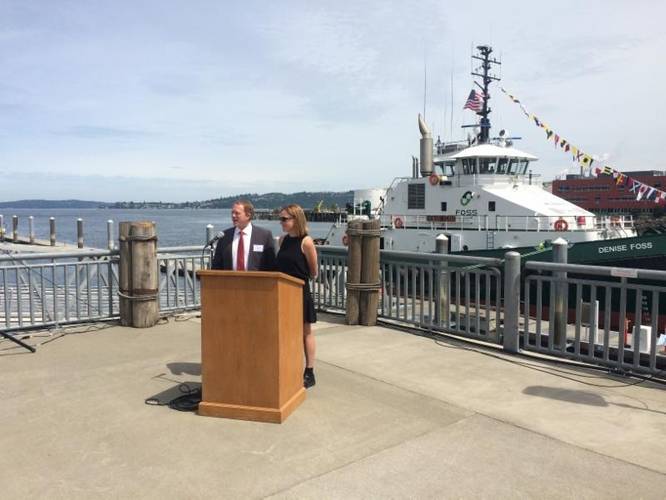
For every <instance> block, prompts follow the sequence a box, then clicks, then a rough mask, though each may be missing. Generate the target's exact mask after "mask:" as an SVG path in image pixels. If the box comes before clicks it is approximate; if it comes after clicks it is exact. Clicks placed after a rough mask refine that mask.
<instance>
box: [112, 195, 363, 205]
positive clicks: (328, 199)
mask: <svg viewBox="0 0 666 500" xmlns="http://www.w3.org/2000/svg"><path fill="white" fill-rule="evenodd" d="M238 199H246V200H250V201H251V202H252V204H253V205H254V206H255V207H256V208H259V209H268V210H273V209H276V208H280V207H283V206H285V205H288V204H290V203H296V204H298V205H300V206H302V207H303V208H305V209H312V208H314V207H315V206H317V205H319V208H320V209H321V210H327V209H329V210H330V209H332V210H335V209H337V208H339V209H342V210H344V208H345V206H346V204H347V203H352V202H353V201H354V193H353V191H342V192H333V191H318V192H308V191H301V192H299V193H290V194H285V193H265V194H258V193H243V194H238V195H234V196H226V197H224V198H215V199H212V200H204V201H187V202H184V203H172V202H134V201H129V202H128V201H123V202H117V203H112V204H110V205H109V208H230V207H231V204H232V203H233V202H234V201H236V200H238Z"/></svg>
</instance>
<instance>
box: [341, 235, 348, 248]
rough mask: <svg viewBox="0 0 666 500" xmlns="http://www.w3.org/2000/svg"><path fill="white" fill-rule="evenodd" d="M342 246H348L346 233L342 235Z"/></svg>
mask: <svg viewBox="0 0 666 500" xmlns="http://www.w3.org/2000/svg"><path fill="white" fill-rule="evenodd" d="M342 244H343V245H344V246H349V236H347V233H345V234H343V235H342Z"/></svg>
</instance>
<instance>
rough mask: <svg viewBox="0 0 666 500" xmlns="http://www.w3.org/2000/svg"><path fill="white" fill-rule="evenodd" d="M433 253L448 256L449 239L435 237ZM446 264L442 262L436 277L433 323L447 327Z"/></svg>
mask: <svg viewBox="0 0 666 500" xmlns="http://www.w3.org/2000/svg"><path fill="white" fill-rule="evenodd" d="M435 253H438V254H440V255H448V253H449V238H448V237H447V236H446V235H445V234H439V235H437V238H435ZM447 268H448V263H447V262H446V261H444V262H443V263H442V265H441V269H440V271H439V275H438V278H437V279H438V281H439V301H438V302H437V304H436V305H435V322H436V323H437V324H440V325H441V324H442V323H443V324H444V326H445V327H447V328H448V327H449V316H448V313H449V272H448V269H447Z"/></svg>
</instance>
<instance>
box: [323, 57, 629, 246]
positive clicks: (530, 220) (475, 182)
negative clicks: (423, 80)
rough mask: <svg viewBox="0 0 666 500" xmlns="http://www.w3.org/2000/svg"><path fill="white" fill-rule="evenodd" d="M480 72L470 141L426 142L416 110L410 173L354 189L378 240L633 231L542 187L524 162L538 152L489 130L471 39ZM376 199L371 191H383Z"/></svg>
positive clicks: (340, 234) (464, 242)
mask: <svg viewBox="0 0 666 500" xmlns="http://www.w3.org/2000/svg"><path fill="white" fill-rule="evenodd" d="M478 49H479V51H480V54H481V57H476V58H477V59H480V60H481V61H482V66H481V69H482V70H483V74H479V73H473V74H474V75H477V76H481V77H482V78H483V85H481V84H478V85H479V87H480V88H481V89H482V91H483V95H485V96H486V98H485V100H484V103H483V109H481V110H480V111H479V112H477V115H479V116H480V117H481V118H480V121H479V124H478V125H477V127H478V128H480V132H479V134H478V135H477V137H476V138H475V139H474V140H473V141H471V140H470V141H469V142H468V141H466V142H464V143H462V142H457V143H447V144H445V143H441V142H439V141H437V143H436V144H434V145H433V141H432V136H431V134H430V130H429V128H428V126H427V124H426V123H425V122H424V120H423V119H422V118H421V115H419V117H418V121H419V129H420V132H421V136H422V138H421V148H420V149H421V154H420V157H421V158H420V167H419V162H418V161H417V160H416V159H415V158H414V159H413V162H412V175H411V176H410V177H400V178H396V179H394V181H393V182H392V183H391V185H390V186H389V187H388V188H387V189H385V190H383V191H382V190H364V191H357V192H355V196H354V206H357V205H359V204H362V202H363V201H366V200H365V199H364V197H365V196H367V194H366V193H368V192H373V193H374V194H375V196H374V197H375V200H367V201H368V202H369V204H370V205H371V207H370V216H376V217H379V218H380V220H381V227H382V247H383V248H386V249H392V250H405V251H416V252H433V251H434V250H435V240H436V238H437V236H438V235H440V234H445V235H446V236H448V238H449V242H450V251H452V252H455V251H465V250H485V249H495V248H513V247H525V246H539V245H542V244H547V243H548V242H549V241H552V240H554V239H556V238H558V237H563V238H564V239H566V240H567V241H569V242H571V243H577V242H584V241H595V240H600V239H611V238H622V237H630V236H635V235H636V233H635V231H634V229H633V224H632V222H631V220H630V219H628V220H624V219H617V218H613V219H611V218H608V217H606V218H597V217H595V215H594V214H593V213H591V212H588V211H586V210H584V209H582V208H581V207H579V206H577V205H574V204H572V203H570V202H568V201H566V200H564V199H562V198H560V197H558V196H555V195H554V194H552V193H551V192H549V191H547V190H545V189H544V188H543V185H542V183H541V181H540V180H539V177H538V176H536V175H533V174H532V172H531V170H530V168H529V167H530V165H531V163H532V162H534V161H536V160H537V158H536V157H535V156H533V155H531V154H529V153H525V152H523V151H520V150H519V149H516V148H514V147H513V144H512V141H511V139H509V138H507V137H506V134H505V133H504V131H501V132H500V134H499V137H496V138H490V136H489V132H490V121H489V120H488V114H489V113H490V108H489V107H488V105H487V104H488V100H489V98H490V96H489V94H488V84H489V83H490V81H492V80H496V79H497V78H496V77H492V76H490V75H489V73H488V69H489V67H490V64H492V63H498V62H497V61H494V60H490V59H489V55H490V53H491V52H492V49H491V48H490V47H487V46H480V47H478ZM382 192H383V194H381V197H380V202H379V203H378V204H377V203H376V198H377V197H378V196H377V193H382ZM344 235H345V226H344V225H342V224H335V225H334V226H333V227H332V228H331V230H330V231H329V235H328V237H327V243H328V244H331V245H340V244H344V243H345V241H346V238H345V236H344Z"/></svg>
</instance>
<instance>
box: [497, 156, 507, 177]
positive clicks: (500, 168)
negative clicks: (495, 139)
mask: <svg viewBox="0 0 666 500" xmlns="http://www.w3.org/2000/svg"><path fill="white" fill-rule="evenodd" d="M508 164H509V160H508V159H507V158H500V159H499V161H498V162H497V173H498V174H506V168H507V165H508Z"/></svg>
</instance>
